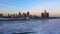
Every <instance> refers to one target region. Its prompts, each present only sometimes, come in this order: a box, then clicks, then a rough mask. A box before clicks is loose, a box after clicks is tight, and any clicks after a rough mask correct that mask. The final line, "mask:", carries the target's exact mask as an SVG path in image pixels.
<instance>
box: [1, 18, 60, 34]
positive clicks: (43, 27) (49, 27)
mask: <svg viewBox="0 0 60 34" xmlns="http://www.w3.org/2000/svg"><path fill="white" fill-rule="evenodd" d="M0 32H3V33H4V34H11V33H13V32H36V33H31V34H60V19H48V20H29V21H13V22H9V23H8V22H7V21H6V22H3V25H1V26H0Z"/></svg>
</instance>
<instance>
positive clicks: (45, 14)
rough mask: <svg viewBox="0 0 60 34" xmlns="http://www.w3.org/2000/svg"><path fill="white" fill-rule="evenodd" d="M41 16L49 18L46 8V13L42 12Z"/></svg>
mask: <svg viewBox="0 0 60 34" xmlns="http://www.w3.org/2000/svg"><path fill="white" fill-rule="evenodd" d="M41 18H49V13H47V12H46V10H44V13H41Z"/></svg>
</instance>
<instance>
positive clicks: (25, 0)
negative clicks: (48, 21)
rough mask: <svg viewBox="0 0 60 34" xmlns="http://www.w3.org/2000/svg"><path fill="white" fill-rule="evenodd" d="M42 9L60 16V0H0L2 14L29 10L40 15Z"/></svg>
mask: <svg viewBox="0 0 60 34" xmlns="http://www.w3.org/2000/svg"><path fill="white" fill-rule="evenodd" d="M44 10H46V11H47V12H49V14H50V16H56V17H60V0H0V13H3V14H8V13H9V14H13V13H18V12H25V13H26V12H27V11H29V12H30V14H32V15H34V14H35V15H38V16H40V15H41V12H43V11H44Z"/></svg>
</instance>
